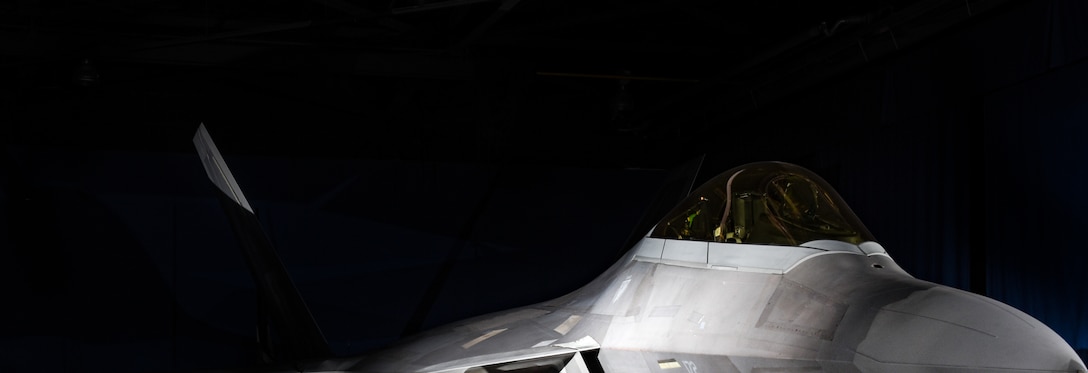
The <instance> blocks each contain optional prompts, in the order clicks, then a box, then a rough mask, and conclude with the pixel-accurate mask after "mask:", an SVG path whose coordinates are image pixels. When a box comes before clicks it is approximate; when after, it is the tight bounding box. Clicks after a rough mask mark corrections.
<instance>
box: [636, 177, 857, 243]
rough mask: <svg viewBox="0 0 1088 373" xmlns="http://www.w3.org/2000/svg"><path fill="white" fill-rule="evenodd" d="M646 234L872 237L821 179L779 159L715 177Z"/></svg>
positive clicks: (747, 238) (768, 239) (758, 239)
mask: <svg viewBox="0 0 1088 373" xmlns="http://www.w3.org/2000/svg"><path fill="white" fill-rule="evenodd" d="M650 236H651V237H656V238H669V239H680V240H696V241H710V242H732V243H750V244H770V245H788V246H799V245H801V244H803V243H806V242H810V241H816V240H836V241H843V242H849V243H852V244H860V243H862V242H866V241H875V240H874V239H873V237H872V234H871V233H869V230H868V229H865V226H864V225H863V224H861V221H860V220H858V218H857V216H855V215H854V212H853V211H851V210H850V207H849V206H847V205H846V202H843V200H842V197H839V194H838V193H835V190H834V189H832V188H831V186H830V185H828V184H827V182H826V181H824V180H823V179H822V178H820V177H819V176H817V175H816V174H814V173H812V171H809V170H806V169H804V168H802V167H800V166H796V165H792V164H789V163H782V162H758V163H750V164H746V165H743V166H740V167H736V168H733V169H731V170H729V171H726V172H725V173H722V174H721V175H718V176H717V177H715V178H713V179H711V180H710V181H708V182H707V183H706V184H703V185H702V186H700V187H699V189H696V190H695V191H694V192H692V193H691V195H689V196H688V198H687V199H686V200H684V201H683V202H682V203H680V204H679V205H678V206H677V207H676V208H674V209H673V210H672V211H670V212H669V214H668V215H665V218H664V219H662V220H661V221H660V222H658V223H657V226H656V227H654V230H653V232H651V233H650Z"/></svg>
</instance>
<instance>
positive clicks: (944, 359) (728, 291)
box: [194, 125, 1086, 373]
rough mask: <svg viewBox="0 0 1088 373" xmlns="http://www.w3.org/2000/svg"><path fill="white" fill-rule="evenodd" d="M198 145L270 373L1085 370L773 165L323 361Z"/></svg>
mask: <svg viewBox="0 0 1088 373" xmlns="http://www.w3.org/2000/svg"><path fill="white" fill-rule="evenodd" d="M194 143H195V144H196V147H197V150H198V153H199V154H200V156H201V159H202V160H203V163H204V166H205V169H206V171H207V173H208V176H209V178H210V179H211V180H212V182H213V183H214V184H215V186H216V187H217V188H218V190H219V192H220V197H221V201H222V202H223V206H224V208H225V210H226V211H227V213H228V215H229V216H230V218H231V219H230V220H231V223H232V225H233V227H234V228H235V232H236V234H237V235H238V236H239V241H240V242H241V247H242V250H243V252H244V254H245V257H246V259H247V262H248V264H249V267H250V270H251V273H252V274H253V278H254V280H255V282H256V283H257V288H258V296H259V298H260V300H261V302H260V303H261V307H260V312H259V316H260V317H259V318H258V321H259V323H260V328H259V332H258V339H259V340H260V342H261V345H262V346H264V347H263V348H264V353H265V354H266V356H267V357H268V361H269V364H268V365H266V366H263V367H261V368H260V369H261V370H264V371H273V372H275V371H283V372H288V371H289V372H432V373H439V372H441V373H484V372H487V373H493V372H564V373H603V372H607V373H614V372H666V373H670V372H671V373H706V372H824V371H826V372H992V371H1031V372H1085V371H1086V370H1085V365H1084V362H1083V361H1081V359H1080V358H1079V357H1078V356H1077V355H1076V353H1075V352H1074V351H1073V349H1072V348H1071V347H1070V346H1069V344H1067V343H1066V342H1065V341H1064V340H1063V339H1062V338H1061V337H1060V336H1058V334H1056V333H1055V332H1054V331H1052V330H1051V329H1050V328H1048V327H1047V326H1046V325H1044V324H1043V323H1041V322H1039V321H1038V320H1036V319H1034V318H1032V317H1031V316H1029V315H1027V314H1025V313H1023V312H1021V311H1019V310H1016V309H1015V308H1013V307H1010V306H1008V305H1005V304H1002V303H1001V302H998V301H996V300H993V299H989V298H986V297H983V296H980V295H976V294H972V293H969V292H965V291H961V290H958V289H955V288H950V287H947V286H942V285H938V284H934V283H931V282H927V281H924V280H919V279H916V278H914V277H913V276H911V275H910V274H908V273H907V272H905V271H904V270H903V269H902V268H900V267H899V266H898V265H896V263H895V261H894V260H892V258H891V256H890V255H889V253H888V251H886V250H885V248H884V247H883V246H882V245H881V244H880V243H878V242H877V241H876V239H875V238H874V237H873V236H872V234H870V233H869V231H868V230H867V229H866V228H865V226H864V225H863V224H862V223H861V221H859V220H858V218H857V216H855V215H854V213H853V212H852V211H851V210H850V208H849V207H848V206H847V205H846V203H845V202H844V201H843V200H842V198H841V197H840V196H839V195H838V194H837V193H836V192H835V190H834V189H832V188H831V186H830V185H828V183H827V182H825V181H824V180H823V179H821V178H820V177H819V176H817V175H815V174H814V173H812V172H811V171H808V170H806V169H804V168H802V167H799V166H796V165H792V164H788V163H781V162H760V163H751V164H746V165H743V166H739V167H736V168H733V169H731V170H728V171H726V172H724V173H722V174H721V175H719V176H717V177H715V178H713V179H711V180H710V181H708V182H706V183H705V184H704V185H702V186H701V187H699V188H697V189H694V191H692V192H691V193H690V195H689V196H688V197H687V199H686V200H684V201H683V202H681V203H680V204H679V205H678V206H676V207H675V208H674V209H673V210H672V211H671V212H669V213H668V214H667V215H665V217H664V218H662V219H661V220H660V222H658V223H657V225H656V226H655V227H654V228H653V229H651V230H650V231H649V232H647V234H646V235H645V237H643V238H642V239H641V240H640V241H639V242H638V243H637V244H635V245H634V246H633V247H632V248H630V250H629V251H628V252H627V253H626V254H625V255H623V256H622V258H621V259H620V260H619V261H617V262H616V263H615V264H614V265H612V266H611V268H609V269H608V270H607V271H605V272H604V273H603V274H601V275H600V276H599V277H597V278H596V279H595V280H593V281H592V282H590V283H589V284H586V285H585V286H583V287H582V288H580V289H578V290H576V291H574V292H572V293H570V294H567V295H565V296H562V297H560V298H557V299H553V300H550V301H546V302H543V303H539V304H534V305H530V306H526V307H522V308H517V309H512V310H508V311H502V312H497V313H493V314H489V315H484V316H479V317H476V318H473V319H469V320H465V321H461V322H456V323H453V324H450V325H447V326H443V327H440V328H437V329H434V330H431V331H428V332H424V333H422V334H419V335H415V336H413V337H409V338H408V339H406V340H404V341H401V342H399V343H397V344H395V345H393V346H391V347H389V348H386V349H383V350H380V351H376V352H371V353H367V354H364V355H360V356H351V357H331V356H330V354H329V348H328V345H327V344H326V342H325V340H324V337H323V336H322V333H321V331H320V329H319V328H318V326H317V325H316V323H315V322H314V320H313V317H312V316H311V315H310V313H309V310H308V309H307V308H306V305H305V303H304V302H303V300H302V297H301V295H299V293H298V291H297V290H296V289H295V287H294V285H293V284H292V282H291V280H290V278H289V276H288V274H287V271H286V270H285V269H284V267H283V264H282V263H281V261H280V259H279V258H278V256H277V255H276V253H275V250H274V249H273V248H272V246H271V243H270V241H269V240H268V238H267V236H266V235H265V234H264V232H263V231H262V230H261V228H260V224H259V222H258V221H257V219H256V216H255V215H254V214H253V210H252V208H251V207H250V205H249V202H248V201H247V200H246V198H245V196H244V195H243V194H242V191H241V189H240V188H239V186H238V184H237V182H236V181H235V180H234V177H233V176H232V174H231V172H230V170H229V169H228V168H227V166H226V164H225V163H224V162H223V158H222V157H221V155H220V154H219V151H218V150H217V148H216V146H215V144H214V143H213V142H212V140H211V137H210V136H209V135H208V132H207V130H206V129H205V128H204V126H203V125H201V126H200V128H199V129H198V130H197V134H196V136H195V138H194Z"/></svg>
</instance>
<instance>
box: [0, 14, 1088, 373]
mask: <svg viewBox="0 0 1088 373" xmlns="http://www.w3.org/2000/svg"><path fill="white" fill-rule="evenodd" d="M1085 57H1088V3H1085V2H1083V1H1080V0H1038V1H1013V0H967V1H937V0H932V1H926V0H882V1H834V2H812V1H790V0H779V1H751V2H718V1H709V0H685V1H664V0H645V1H618V0H617V1H604V2H585V1H575V0H555V1H545V0H521V1H518V0H502V1H498V0H495V1H398V0H395V1H391V2H388V1H376V0H310V1H307V0H275V1H246V0H228V1H186V0H160V1H124V0H83V1H74V0H73V1H60V0H57V1H46V0H23V1H18V2H5V3H3V4H0V81H2V82H4V83H3V84H0V98H2V100H0V123H2V127H0V140H2V144H3V146H4V149H3V152H2V153H0V155H2V157H0V161H2V163H0V167H2V171H3V172H2V173H0V197H2V198H0V289H2V294H3V295H4V297H3V299H4V300H3V302H2V303H0V308H2V309H3V311H2V312H0V316H2V318H0V320H2V321H0V372H39V371H48V372H52V371H103V372H104V371H111V372H143V371H188V370H197V369H212V368H224V367H225V368H231V367H242V366H246V365H249V364H251V363H253V362H254V361H255V360H256V353H255V352H254V334H255V333H254V329H255V321H254V320H255V311H254V309H255V299H254V297H255V296H254V293H253V285H252V282H251V280H250V277H249V274H248V273H247V272H246V270H245V265H244V263H243V262H242V259H241V255H240V254H239V252H238V250H237V249H236V247H235V242H234V237H233V235H232V233H231V231H230V229H229V225H228V223H227V219H226V217H225V216H224V215H223V213H222V212H221V211H219V206H218V202H217V201H216V199H215V189H214V187H212V186H211V184H210V183H209V182H207V181H206V179H205V176H204V171H203V170H202V168H201V166H200V162H199V160H198V158H197V157H196V154H195V152H194V151H193V148H192V143H191V138H192V135H193V133H194V131H195V129H196V127H197V125H198V124H199V123H202V122H203V123H205V124H206V125H207V126H208V128H209V131H210V132H211V134H212V136H213V137H214V138H215V139H216V142H217V143H218V144H219V147H220V149H221V151H222V152H223V153H224V154H225V156H226V158H227V161H228V162H229V163H230V165H231V167H232V169H233V171H234V173H235V176H236V177H237V179H238V181H239V183H240V184H241V185H242V187H243V188H244V190H245V192H246V194H247V196H248V197H249V200H250V201H251V203H252V204H253V205H254V206H255V207H256V209H257V212H258V215H259V216H260V218H261V219H262V221H263V223H264V224H265V227H266V228H267V230H268V232H269V235H270V236H271V238H272V240H273V241H274V242H275V244H276V245H277V247H278V249H279V251H280V254H281V256H282V257H283V259H284V261H285V262H286V265H287V267H288V269H289V270H290V272H291V273H292V276H293V277H294V279H295V281H296V283H297V284H298V286H299V287H300V289H301V292H302V294H303V296H304V297H305V298H306V299H307V301H308V303H309V304H310V307H311V310H312V311H313V314H314V316H315V318H316V319H317V321H318V323H319V324H320V325H321V326H322V328H323V330H324V332H325V334H326V336H327V338H328V340H329V342H330V344H331V345H332V347H333V349H334V350H335V351H336V352H337V353H339V354H351V353H359V352H363V351H367V350H370V349H374V348H378V347H380V346H383V345H386V344H388V343H391V342H392V341H394V340H396V339H397V338H399V337H400V336H401V335H402V334H404V333H405V332H406V330H414V329H415V328H416V327H422V328H426V327H433V326H436V325H440V324H443V323H446V322H450V321H454V320H457V319H460V318H464V317H469V316H473V315H477V314H480V313H484V312H490V311H496V310H500V309H504V308H509V307H513V306H518V305H523V304H527V303H531V302H537V301H542V300H545V299H548V298H551V297H554V296H558V295H561V294H564V293H566V292H568V291H571V290H573V289H575V288H577V287H578V286H579V285H580V284H583V283H585V282H587V281H589V280H590V279H592V278H593V277H594V276H595V275H596V274H597V273H600V271H601V270H603V269H604V268H606V267H607V266H608V265H609V264H610V263H611V262H612V261H613V260H614V259H615V258H616V256H617V255H618V253H620V252H622V251H624V250H625V249H626V247H624V245H625V242H627V239H628V237H629V236H630V235H631V234H632V233H635V234H638V233H642V231H640V229H642V228H636V227H639V225H638V224H639V222H640V220H642V219H643V216H644V215H645V216H647V218H646V219H648V220H649V221H650V223H651V224H652V223H653V222H654V221H656V218H657V217H656V215H655V214H659V213H661V212H660V211H657V209H654V208H652V207H651V206H652V203H651V202H652V201H653V200H654V198H655V196H656V195H657V194H658V191H659V190H662V187H663V186H667V185H671V184H670V183H669V182H667V181H668V180H671V179H670V170H674V169H676V168H678V167H681V165H682V164H684V162H686V161H689V160H691V159H693V158H696V157H699V156H700V155H703V154H706V157H705V160H704V162H703V163H702V165H701V168H700V173H699V176H698V179H699V180H705V179H708V178H710V177H712V176H714V175H715V174H716V173H718V172H721V171H724V170H725V169H728V168H731V167H733V166H737V165H740V164H743V163H746V162H750V161H758V160H781V161H788V162H793V163H797V164H799V165H802V166H804V167H807V168H809V169H812V170H813V171H815V172H816V173H818V174H820V175H821V176H823V177H824V178H825V179H827V180H828V181H829V182H830V183H831V184H832V185H833V186H835V187H836V188H837V189H838V191H839V192H840V194H842V195H843V197H844V198H845V199H846V200H847V202H849V203H850V204H851V206H852V207H853V209H854V211H855V212H856V213H857V214H858V215H859V216H860V218H861V220H862V221H864V222H865V223H866V224H867V226H868V228H869V229H870V230H871V231H872V232H873V234H874V235H875V236H876V237H877V238H878V239H879V240H880V241H881V242H882V243H883V244H884V246H885V247H887V249H888V251H889V252H890V253H891V255H892V257H893V258H895V259H896V261H897V262H898V263H899V264H900V265H902V266H903V268H905V269H906V270H907V271H909V272H910V273H912V274H913V275H915V276H916V277H919V278H922V279H926V280H931V281H934V282H938V283H942V284H946V285H949V286H954V287H958V288H962V289H966V290H970V291H974V292H977V293H981V294H985V295H987V296H990V297H993V298H995V299H998V300H1000V301H1002V302H1005V303H1008V304H1010V305H1012V306H1014V307H1017V308H1019V309H1021V310H1024V311H1025V312H1027V313H1029V314H1031V315H1033V316H1034V317H1036V318H1038V319H1040V320H1041V321H1043V322H1044V323H1046V324H1047V325H1049V326H1050V327H1051V328H1053V329H1054V330H1055V331H1057V332H1058V334H1060V335H1061V336H1062V337H1063V338H1065V339H1066V340H1067V341H1068V342H1069V343H1070V344H1071V345H1073V347H1074V348H1076V349H1078V350H1080V351H1084V350H1086V349H1088V294H1086V292H1085V286H1084V285H1083V284H1085V283H1088V274H1086V273H1085V271H1084V265H1085V264H1088V250H1086V248H1085V245H1084V244H1083V243H1082V242H1083V241H1084V239H1083V238H1082V237H1081V234H1083V233H1084V232H1085V231H1086V230H1088V216H1086V215H1085V214H1084V213H1083V211H1085V210H1086V209H1088V166H1086V165H1085V162H1086V161H1088V156H1086V155H1088V151H1086V150H1084V146H1085V145H1084V143H1085V140H1088V129H1086V128H1085V124H1086V123H1088V62H1086V61H1088V59H1086V58H1085ZM444 272H447V273H448V275H441V273H444ZM435 284H438V285H435ZM432 286H437V287H436V289H438V291H437V292H436V293H429V292H428V289H429V288H431V287H432ZM429 294H430V295H429ZM414 314H419V315H424V317H423V318H422V319H420V320H416V321H413V320H414V319H413V317H412V315H414ZM1082 356H1083V352H1082Z"/></svg>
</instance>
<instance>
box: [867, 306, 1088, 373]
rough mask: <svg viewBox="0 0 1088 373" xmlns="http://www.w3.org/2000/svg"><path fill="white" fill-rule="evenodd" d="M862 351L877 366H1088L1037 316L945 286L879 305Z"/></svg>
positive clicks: (1057, 368) (1044, 368)
mask: <svg viewBox="0 0 1088 373" xmlns="http://www.w3.org/2000/svg"><path fill="white" fill-rule="evenodd" d="M857 352H858V360H859V361H858V365H859V366H872V367H873V368H874V369H873V370H874V371H887V369H884V368H887V366H886V365H883V364H897V365H900V366H901V367H905V366H903V365H906V366H912V365H913V366H928V367H945V368H951V367H957V368H976V369H980V370H996V369H1013V370H1031V371H1045V372H1085V367H1084V362H1082V361H1081V359H1080V358H1079V357H1078V356H1077V354H1076V353H1075V352H1074V351H1073V348H1072V347H1070V346H1069V344H1068V343H1066V342H1065V340H1063V339H1062V338H1061V336H1059V335H1058V334H1057V333H1055V332H1054V331H1053V330H1051V329H1050V328H1048V327H1047V326H1046V325H1044V324H1043V323H1041V322H1039V321H1038V320H1036V319H1035V318H1033V317H1031V316H1029V315H1027V314H1025V313H1023V312H1020V311H1019V310H1017V309H1015V308H1012V307H1010V306H1008V305H1005V304H1003V303H1000V302H998V301H995V300H992V299H989V298H986V297H982V296H979V295H976V294H971V293H968V292H965V291H961V290H958V289H953V288H949V287H945V286H936V287H933V288H930V289H927V290H924V291H918V292H915V293H914V294H912V295H910V296H909V297H907V298H905V299H903V300H901V301H898V302H895V303H891V304H888V305H886V306H884V307H882V308H880V310H879V311H878V312H877V314H876V316H875V318H874V319H873V323H872V326H871V328H870V329H869V332H868V334H867V335H866V338H865V340H863V341H862V343H861V344H860V345H858V348H857ZM908 370H909V369H908Z"/></svg>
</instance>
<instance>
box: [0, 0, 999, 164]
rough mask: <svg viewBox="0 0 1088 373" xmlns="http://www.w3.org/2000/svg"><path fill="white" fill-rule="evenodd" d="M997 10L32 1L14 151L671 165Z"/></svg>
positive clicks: (24, 11) (12, 128)
mask: <svg viewBox="0 0 1088 373" xmlns="http://www.w3.org/2000/svg"><path fill="white" fill-rule="evenodd" d="M1006 2H1012V0H966V1H964V0H958V1H945V0H881V1H860V0H851V1H835V2H812V1H797V0H776V1H746V2H733V1H727V2H721V1H707V0H685V1H665V0H645V1H618V0H614V1H600V2H587V1H575V0H554V1H545V0H437V1H422V0H309V1H307V0H269V1H250V0H225V1H207V0H205V1H192V0H158V1H125V0H79V1H77V0H70V1H63V0H56V1H47V0H22V1H18V2H8V3H4V4H3V5H0V7H2V10H0V41H2V42H0V66H2V67H3V68H2V69H0V71H2V74H3V75H4V76H5V77H4V78H3V79H5V80H7V81H10V82H15V83H16V84H9V85H6V86H7V88H3V89H2V94H3V95H4V100H3V101H4V104H3V105H5V106H6V107H5V108H4V109H5V110H4V114H3V115H5V116H7V117H6V118H4V120H3V122H5V123H7V124H6V125H5V128H4V133H3V136H2V137H3V138H4V141H5V142H6V144H8V145H13V146H27V147H44V148H48V147H65V148H69V147H71V148H93V149H121V150H147V151H178V152H189V151H191V150H190V149H191V145H190V144H189V138H190V137H191V134H192V132H193V129H194V128H195V127H196V124H197V123H199V122H205V123H207V124H208V126H209V128H210V129H211V131H213V133H214V134H215V136H216V138H217V139H220V138H221V139H222V140H219V141H221V142H223V143H225V144H236V145H232V148H231V151H230V152H232V153H248V154H261V155H288V156H297V155H305V156H318V157H343V158H368V159H443V160H463V161H484V162H492V161H518V162H530V163H531V162H542V163H557V164H579V165H588V166H602V167H662V166H667V165H671V164H675V163H676V162H677V161H679V160H682V159H686V158H689V157H691V156H693V155H695V154H698V153H700V152H703V151H706V150H707V148H708V147H712V146H713V145H714V143H713V141H707V140H706V139H708V138H713V137H714V136H715V135H716V134H722V133H727V132H728V128H730V126H731V125H735V124H736V123H742V122H743V121H744V120H745V118H747V117H749V116H751V115H758V113H759V112H760V111H761V110H773V108H774V105H775V103H776V102H778V101H780V100H782V99H784V98H789V97H793V96H795V95H797V94H798V93H800V92H804V91H805V90H806V89H810V88H811V87H813V86H817V85H820V84H824V83H826V81H827V80H828V79H829V78H831V77H834V76H838V75H841V74H849V73H850V72H851V71H856V70H858V69H860V68H863V67H864V66H866V65H868V64H872V63H878V62H879V61H880V60H881V59H883V58H885V57H887V56H889V55H893V54H895V53H897V52H899V51H901V50H903V49H907V48H910V47H911V46H912V45H913V44H915V43H918V42H921V41H924V40H926V39H927V38H930V37H932V36H934V35H937V34H939V33H941V32H943V31H946V30H948V29H950V28H953V27H956V25H958V24H961V23H963V22H965V21H968V20H971V19H974V18H978V17H980V16H985V14H986V13H987V12H990V11H991V10H993V9H997V8H1000V7H1001V6H1002V5H1003V4H1004V3H1006ZM808 135H810V134H806V135H805V136H808ZM253 137H255V138H259V139H260V140H259V141H256V140H250V139H244V140H243V138H253ZM786 141H789V140H788V139H787V140H786Z"/></svg>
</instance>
